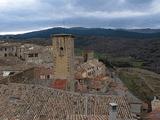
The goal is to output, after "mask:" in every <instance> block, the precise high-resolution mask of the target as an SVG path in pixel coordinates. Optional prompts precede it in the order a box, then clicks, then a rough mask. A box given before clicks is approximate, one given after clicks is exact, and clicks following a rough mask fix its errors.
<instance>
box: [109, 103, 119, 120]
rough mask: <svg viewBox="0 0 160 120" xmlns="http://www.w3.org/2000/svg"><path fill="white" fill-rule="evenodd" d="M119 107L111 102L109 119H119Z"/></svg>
mask: <svg viewBox="0 0 160 120" xmlns="http://www.w3.org/2000/svg"><path fill="white" fill-rule="evenodd" d="M117 107H118V104H116V103H109V119H108V120H117Z"/></svg>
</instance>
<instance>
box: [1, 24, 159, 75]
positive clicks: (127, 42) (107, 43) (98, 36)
mask: <svg viewBox="0 0 160 120" xmlns="http://www.w3.org/2000/svg"><path fill="white" fill-rule="evenodd" d="M60 33H66V34H67V33H68V34H73V35H75V36H76V40H75V46H76V47H77V48H80V49H89V50H94V51H96V52H98V53H100V54H105V55H106V56H107V58H108V57H110V61H113V64H114V65H118V66H122V67H123V66H124V65H125V66H127V67H132V66H134V67H140V68H144V69H149V70H152V71H154V72H157V73H160V32H159V30H151V29H149V30H146V29H141V30H137V29H136V30H133V31H132V30H123V29H117V30H116V29H102V28H82V27H76V28H67V29H65V28H52V29H47V30H41V31H35V32H30V33H25V34H20V35H4V36H0V40H7V41H25V42H32V43H36V44H37V43H38V44H42V45H51V42H52V41H51V38H50V36H51V35H52V34H60Z"/></svg>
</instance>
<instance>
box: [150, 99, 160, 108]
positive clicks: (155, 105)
mask: <svg viewBox="0 0 160 120" xmlns="http://www.w3.org/2000/svg"><path fill="white" fill-rule="evenodd" d="M151 105H152V111H154V110H160V100H159V99H157V98H156V97H154V99H153V100H152V102H151Z"/></svg>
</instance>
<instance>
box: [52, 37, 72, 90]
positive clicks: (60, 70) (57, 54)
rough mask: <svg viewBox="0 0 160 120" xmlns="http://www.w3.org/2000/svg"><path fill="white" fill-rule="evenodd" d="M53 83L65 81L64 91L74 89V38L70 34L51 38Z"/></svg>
mask: <svg viewBox="0 0 160 120" xmlns="http://www.w3.org/2000/svg"><path fill="white" fill-rule="evenodd" d="M52 41H53V62H54V67H53V69H54V81H56V80H66V81H65V83H66V84H65V89H69V90H71V89H74V88H73V87H74V37H73V36H72V35H70V34H56V35H53V36H52Z"/></svg>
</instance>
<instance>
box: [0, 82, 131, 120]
mask: <svg viewBox="0 0 160 120" xmlns="http://www.w3.org/2000/svg"><path fill="white" fill-rule="evenodd" d="M111 102H115V103H117V104H118V116H117V119H118V120H119V119H120V120H132V116H131V112H130V108H129V105H128V103H127V101H126V99H125V97H118V96H106V95H92V94H79V93H74V92H67V91H63V90H56V89H52V88H46V87H42V86H37V85H25V84H9V85H2V84H1V85H0V120H6V119H9V120H16V119H19V120H67V117H71V118H73V119H70V120H86V119H85V117H87V118H90V117H92V118H93V120H94V119H95V120H106V119H103V118H105V117H107V116H108V114H109V111H108V108H109V103H111ZM84 115H86V116H84ZM74 118H75V119H74ZM81 118H82V119H81ZM98 118H99V119H98ZM88 120H90V119H88Z"/></svg>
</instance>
